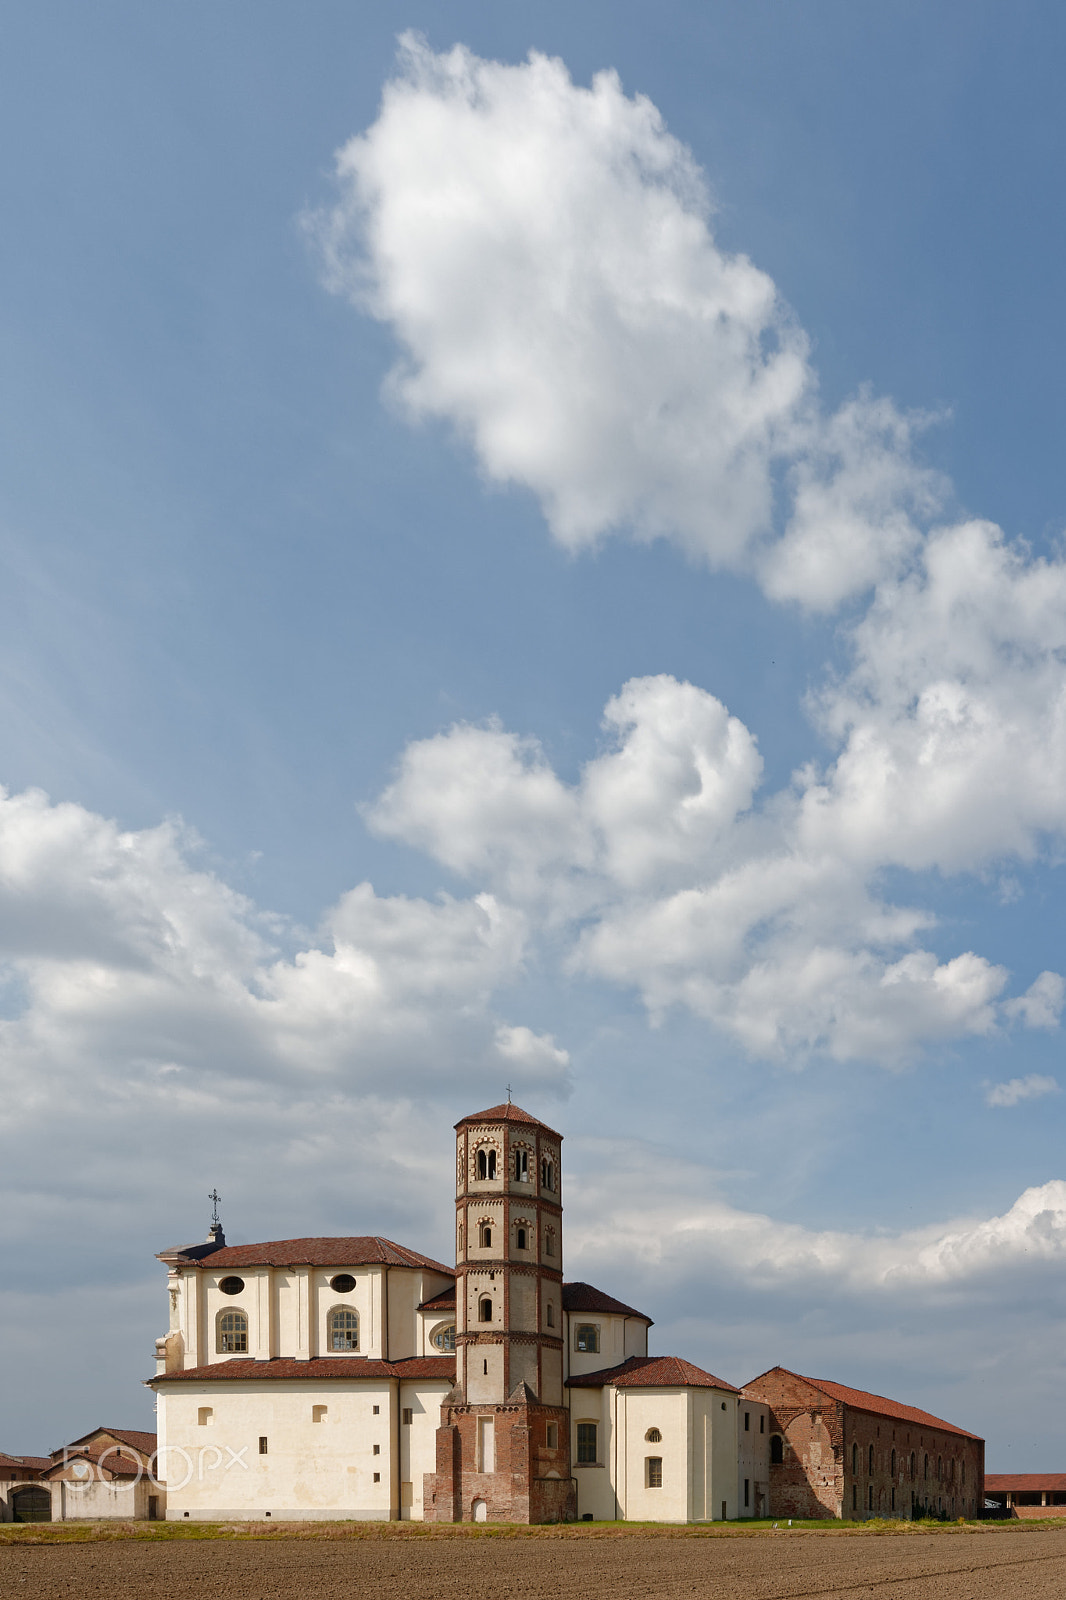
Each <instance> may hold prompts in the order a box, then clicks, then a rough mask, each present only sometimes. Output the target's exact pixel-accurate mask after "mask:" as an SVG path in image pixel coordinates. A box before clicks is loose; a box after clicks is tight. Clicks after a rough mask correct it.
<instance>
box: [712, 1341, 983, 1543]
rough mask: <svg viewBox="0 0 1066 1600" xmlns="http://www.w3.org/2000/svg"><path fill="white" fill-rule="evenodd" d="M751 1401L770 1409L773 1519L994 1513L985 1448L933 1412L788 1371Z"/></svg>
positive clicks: (756, 1390) (753, 1392)
mask: <svg viewBox="0 0 1066 1600" xmlns="http://www.w3.org/2000/svg"><path fill="white" fill-rule="evenodd" d="M743 1393H744V1394H745V1395H747V1396H749V1397H750V1398H752V1399H755V1400H761V1401H763V1402H764V1403H765V1404H766V1405H768V1406H769V1407H770V1436H771V1457H770V1507H769V1514H770V1515H771V1516H773V1517H797V1518H812V1519H813V1518H827V1517H844V1518H848V1519H865V1518H869V1517H908V1518H910V1517H918V1516H921V1515H922V1513H923V1512H925V1511H930V1512H932V1513H934V1514H937V1515H939V1514H941V1513H942V1514H944V1515H945V1516H948V1517H951V1518H954V1517H960V1516H972V1515H973V1514H974V1512H975V1511H976V1510H977V1509H978V1508H979V1507H980V1506H982V1505H983V1503H984V1441H983V1440H982V1439H978V1438H976V1437H975V1436H974V1435H973V1434H969V1433H966V1432H964V1431H963V1430H962V1429H960V1428H955V1427H953V1426H952V1425H951V1424H950V1423H945V1422H943V1421H942V1420H941V1419H939V1418H937V1417H932V1416H930V1415H929V1414H928V1413H927V1412H923V1411H919V1410H917V1409H916V1408H915V1407H913V1406H903V1405H899V1404H898V1403H896V1402H895V1401H891V1400H885V1399H883V1398H882V1397H881V1396H879V1395H872V1394H863V1393H862V1391H858V1390H850V1389H846V1388H845V1387H844V1386H843V1385H840V1384H833V1383H822V1382H819V1381H815V1380H813V1379H810V1378H804V1377H801V1376H799V1374H797V1373H794V1372H789V1371H787V1369H786V1368H784V1367H774V1368H772V1369H771V1370H770V1371H769V1372H765V1373H763V1375H762V1376H761V1377H760V1378H755V1379H753V1380H752V1382H751V1383H749V1384H746V1385H745V1386H744V1389H743ZM775 1457H777V1458H778V1459H775Z"/></svg>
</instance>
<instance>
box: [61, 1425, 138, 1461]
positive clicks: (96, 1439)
mask: <svg viewBox="0 0 1066 1600" xmlns="http://www.w3.org/2000/svg"><path fill="white" fill-rule="evenodd" d="M102 1433H105V1434H108V1435H109V1436H110V1437H111V1438H112V1439H119V1440H121V1442H122V1443H123V1444H128V1445H129V1446H130V1448H131V1449H133V1450H140V1451H141V1452H142V1454H143V1455H146V1456H150V1455H151V1454H152V1452H153V1451H154V1450H155V1447H156V1443H157V1440H156V1436H155V1434H154V1433H145V1432H144V1431H143V1429H140V1428H105V1427H103V1426H101V1427H99V1428H91V1429H90V1431H89V1432H88V1433H83V1434H82V1435H81V1437H80V1438H78V1439H72V1440H71V1441H70V1443H69V1444H68V1445H67V1447H66V1448H67V1449H68V1450H74V1449H77V1448H78V1447H80V1446H82V1445H87V1446H89V1448H90V1449H96V1447H97V1445H99V1447H100V1449H105V1448H106V1443H105V1441H103V1440H102V1439H101V1438H100V1435H101V1434H102ZM61 1454H62V1451H60V1450H53V1452H52V1459H53V1460H54V1459H55V1457H56V1456H58V1455H61Z"/></svg>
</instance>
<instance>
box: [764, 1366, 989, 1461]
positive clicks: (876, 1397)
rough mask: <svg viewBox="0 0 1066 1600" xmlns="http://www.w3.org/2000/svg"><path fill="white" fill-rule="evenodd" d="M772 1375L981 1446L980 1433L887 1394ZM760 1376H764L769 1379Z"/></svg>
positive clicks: (821, 1380)
mask: <svg viewBox="0 0 1066 1600" xmlns="http://www.w3.org/2000/svg"><path fill="white" fill-rule="evenodd" d="M770 1371H771V1372H783V1373H785V1374H786V1376H787V1377H789V1378H798V1379H799V1380H800V1382H801V1383H809V1384H810V1385H811V1388H812V1389H819V1390H821V1392H822V1394H827V1395H829V1396H830V1398H831V1399H833V1400H840V1401H841V1402H842V1403H843V1404H844V1405H846V1406H851V1407H852V1409H853V1410H855V1411H869V1412H871V1413H872V1414H873V1415H874V1416H875V1417H892V1418H894V1420H895V1421H896V1422H911V1423H914V1424H916V1425H917V1426H918V1427H920V1428H940V1429H941V1430H942V1432H944V1433H957V1434H958V1435H959V1437H960V1438H962V1439H977V1440H979V1441H980V1442H981V1443H983V1442H984V1441H983V1440H981V1436H980V1434H977V1433H968V1432H967V1431H966V1429H965V1428H958V1427H956V1425H955V1424H954V1423H953V1422H945V1421H944V1419H943V1417H934V1416H933V1414H932V1413H931V1412H929V1411H920V1410H919V1409H918V1407H917V1406H904V1405H901V1404H900V1403H899V1401H898V1400H888V1399H886V1398H885V1396H884V1395H883V1394H869V1393H867V1391H866V1390H865V1389H849V1388H848V1386H847V1384H844V1383H830V1381H829V1380H828V1379H827V1378H805V1377H804V1376H803V1374H802V1373H801V1372H790V1371H789V1369H788V1368H787V1367H771V1368H770ZM766 1376H767V1374H766V1373H760V1377H766ZM758 1381H759V1379H758V1378H753V1379H752V1380H751V1383H750V1384H746V1385H745V1389H749V1388H751V1387H752V1385H754V1384H756V1383H758Z"/></svg>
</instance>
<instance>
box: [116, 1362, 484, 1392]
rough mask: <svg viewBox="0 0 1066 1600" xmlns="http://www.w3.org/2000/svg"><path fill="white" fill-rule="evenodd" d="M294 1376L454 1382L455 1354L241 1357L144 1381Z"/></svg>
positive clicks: (227, 1380)
mask: <svg viewBox="0 0 1066 1600" xmlns="http://www.w3.org/2000/svg"><path fill="white" fill-rule="evenodd" d="M293 1378H298V1379H299V1380H300V1381H301V1382H308V1383H315V1382H322V1381H323V1380H328V1381H329V1382H330V1383H336V1382H337V1381H338V1380H345V1379H346V1380H349V1381H350V1382H352V1383H360V1382H365V1381H366V1380H367V1379H370V1378H373V1379H376V1380H377V1381H379V1382H380V1380H381V1379H382V1378H407V1379H411V1378H423V1379H426V1378H428V1379H433V1380H437V1381H440V1382H442V1383H448V1384H453V1383H454V1382H455V1357H454V1356H409V1357H408V1358H407V1359H406V1360H404V1361H371V1360H369V1359H368V1358H367V1357H365V1356H313V1357H312V1358H311V1360H310V1361H294V1360H293V1359H292V1358H291V1357H290V1356H274V1357H273V1358H272V1359H271V1360H270V1361H251V1360H246V1359H245V1358H244V1357H243V1356H242V1357H234V1358H231V1359H230V1360H228V1361H212V1362H211V1363H210V1364H209V1365H208V1366H206V1367H187V1368H186V1370H185V1371H184V1372H161V1373H159V1374H158V1376H157V1377H155V1378H146V1379H145V1382H146V1384H147V1386H148V1388H149V1389H154V1388H155V1386H156V1385H157V1384H160V1383H264V1382H266V1383H270V1382H273V1381H275V1380H276V1379H286V1380H289V1379H293Z"/></svg>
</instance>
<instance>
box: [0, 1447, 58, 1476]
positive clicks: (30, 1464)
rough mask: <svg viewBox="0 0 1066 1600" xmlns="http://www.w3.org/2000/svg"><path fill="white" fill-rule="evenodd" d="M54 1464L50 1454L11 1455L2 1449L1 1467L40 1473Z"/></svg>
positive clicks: (0, 1455) (0, 1456) (0, 1453)
mask: <svg viewBox="0 0 1066 1600" xmlns="http://www.w3.org/2000/svg"><path fill="white" fill-rule="evenodd" d="M51 1465H52V1462H51V1460H50V1458H49V1457H48V1456H9V1455H7V1454H6V1452H5V1451H3V1450H0V1467H15V1468H17V1469H18V1470H19V1471H20V1472H26V1473H28V1474H29V1473H33V1474H36V1473H39V1472H44V1471H46V1470H47V1468H48V1467H50V1466H51Z"/></svg>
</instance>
